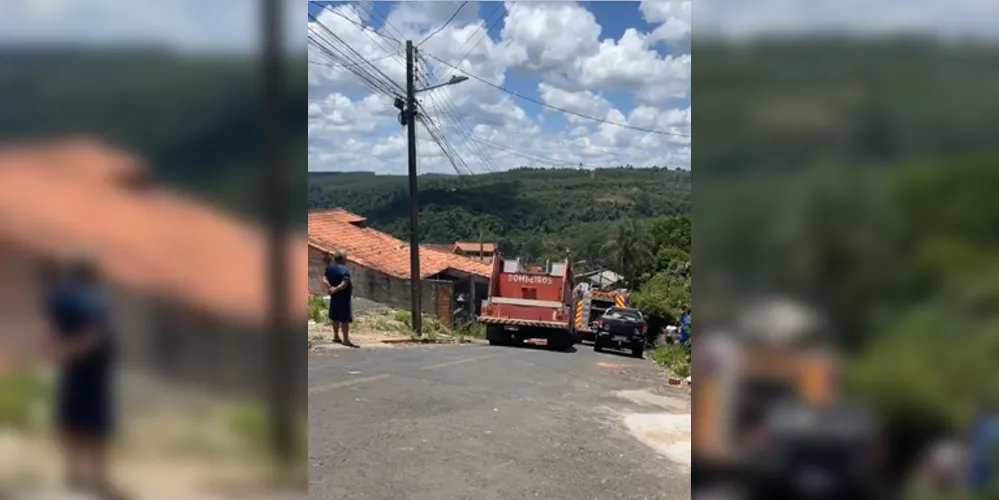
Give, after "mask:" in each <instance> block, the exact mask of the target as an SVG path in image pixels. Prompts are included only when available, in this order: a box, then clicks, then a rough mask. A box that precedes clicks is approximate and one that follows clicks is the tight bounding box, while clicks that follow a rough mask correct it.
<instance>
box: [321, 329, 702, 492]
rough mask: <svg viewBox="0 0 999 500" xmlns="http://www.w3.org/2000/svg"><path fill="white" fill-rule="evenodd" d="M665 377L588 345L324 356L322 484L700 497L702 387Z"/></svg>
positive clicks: (330, 487)
mask: <svg viewBox="0 0 999 500" xmlns="http://www.w3.org/2000/svg"><path fill="white" fill-rule="evenodd" d="M663 381H664V374H663V372H662V371H661V370H659V369H658V368H657V367H656V365H655V364H653V363H651V362H649V361H645V360H637V359H632V358H629V357H627V356H624V355H620V356H618V355H614V354H607V353H605V354H597V353H594V352H593V351H592V350H591V349H590V348H589V347H588V346H579V350H578V351H577V352H569V353H560V352H552V351H547V350H543V349H531V348H497V347H488V346H480V345H476V346H420V347H399V348H384V349H374V348H372V349H362V350H330V351H326V352H324V353H322V354H312V355H310V358H309V481H310V484H309V496H310V497H316V498H338V499H343V500H350V499H365V500H383V499H384V500H389V499H392V500H395V499H400V498H407V499H413V500H439V499H472V498H474V499H476V500H492V499H507V498H546V499H547V498H577V499H600V500H613V499H627V500H640V499H664V500H667V499H681V498H690V469H689V457H690V437H689V430H690V416H689V397H685V396H684V395H682V394H680V393H672V392H667V391H668V389H666V388H665V387H664V384H663ZM553 478H557V480H553Z"/></svg>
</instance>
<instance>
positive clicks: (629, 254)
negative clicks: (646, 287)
mask: <svg viewBox="0 0 999 500" xmlns="http://www.w3.org/2000/svg"><path fill="white" fill-rule="evenodd" d="M654 244H655V243H654V242H653V240H652V236H651V235H650V234H649V232H648V231H647V230H646V228H645V227H644V226H643V225H642V224H641V223H639V222H638V221H636V220H634V219H631V220H627V221H624V222H622V223H620V224H619V225H618V226H617V228H616V230H615V231H614V237H613V238H612V239H610V240H608V241H607V243H606V244H605V245H604V251H605V252H607V254H608V255H609V257H610V259H611V261H612V262H615V263H616V264H617V265H618V270H619V271H620V273H621V275H622V276H624V278H625V280H626V281H628V282H629V283H630V282H632V281H634V279H635V278H636V277H637V274H636V271H637V270H638V269H640V268H641V266H642V265H644V264H647V263H648V262H651V261H652V259H653V256H654V254H653V253H652V249H653V245H654Z"/></svg>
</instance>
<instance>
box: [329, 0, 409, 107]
mask: <svg viewBox="0 0 999 500" xmlns="http://www.w3.org/2000/svg"><path fill="white" fill-rule="evenodd" d="M309 18H310V19H312V20H313V21H314V26H310V27H309V41H310V42H315V45H316V47H317V48H319V49H320V50H324V52H327V54H328V55H331V57H333V58H334V59H337V58H336V57H335V55H334V54H332V52H333V51H334V50H336V51H337V52H338V53H339V55H340V56H341V60H340V61H338V62H341V63H343V64H353V65H354V67H348V70H350V71H351V72H352V73H354V74H355V75H357V76H359V77H360V78H362V79H363V80H365V81H367V82H368V83H369V84H372V83H373V82H378V83H379V84H380V86H379V87H378V88H380V89H381V90H383V91H384V90H385V88H386V87H387V88H388V89H390V90H389V93H390V94H394V92H393V91H392V90H391V89H392V87H394V88H395V90H397V91H398V92H405V89H403V87H402V85H400V84H399V83H398V82H396V81H394V80H392V78H390V77H389V76H388V75H386V74H385V73H384V72H383V71H382V70H381V69H379V68H378V66H376V65H375V64H374V63H373V62H372V61H370V60H368V59H366V58H365V57H364V56H362V55H361V54H360V53H359V52H357V51H356V50H355V49H354V48H353V47H351V46H350V45H349V44H347V43H346V42H344V41H343V39H341V38H340V37H339V36H337V34H336V33H334V32H333V31H332V30H330V29H329V28H328V27H327V26H326V25H325V24H323V23H322V22H321V21H319V19H317V18H316V17H315V16H314V15H312V14H311V13H310V14H309ZM316 26H318V27H319V28H321V29H322V31H323V32H325V35H328V37H330V38H333V39H334V40H336V41H337V42H339V43H340V45H342V48H337V47H336V45H335V44H334V43H333V42H330V41H329V38H328V37H326V36H323V34H322V33H318V30H317V29H313V28H315V27H316ZM320 39H321V40H323V41H325V42H327V43H328V44H329V46H328V47H327V46H323V45H322V44H321V43H319V42H318V41H319V40H320ZM343 49H346V50H343ZM347 51H349V53H348V52H347ZM351 54H352V55H351ZM365 66H366V67H365ZM368 68H370V69H368ZM371 70H374V73H372V72H371ZM379 77H381V78H379Z"/></svg>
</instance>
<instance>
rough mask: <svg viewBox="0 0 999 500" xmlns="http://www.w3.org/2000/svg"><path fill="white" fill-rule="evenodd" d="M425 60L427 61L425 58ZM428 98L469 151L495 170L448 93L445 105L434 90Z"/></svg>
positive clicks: (443, 99) (489, 169)
mask: <svg viewBox="0 0 999 500" xmlns="http://www.w3.org/2000/svg"><path fill="white" fill-rule="evenodd" d="M419 54H420V53H419V52H417V55H419ZM421 59H422V58H421ZM423 60H424V61H426V60H425V59H423ZM426 68H427V70H428V71H430V72H431V73H433V68H431V67H430V65H429V64H428V65H426ZM435 76H436V75H435ZM429 79H430V77H429V76H427V77H426V80H427V81H429ZM435 79H436V78H435ZM427 99H429V100H430V101H431V102H432V103H433V104H434V107H435V108H437V109H438V110H439V111H440V112H441V114H444V115H446V116H447V117H448V119H449V121H450V123H451V129H452V130H454V131H456V132H458V134H459V135H460V136H462V138H463V139H464V141H465V144H466V146H468V149H469V151H470V152H471V153H472V155H473V156H475V157H476V158H477V159H478V160H479V162H480V163H481V164H482V166H483V167H484V168H485V169H486V171H489V172H492V171H494V170H495V169H496V165H495V164H494V163H493V162H492V159H491V158H490V157H489V155H488V154H485V151H483V150H482V147H481V146H479V145H478V144H475V143H474V142H470V141H469V136H470V135H474V129H473V128H472V127H469V126H468V122H466V121H465V119H464V116H463V115H462V113H461V112H459V111H457V110H456V109H455V107H454V105H453V103H451V101H450V99H448V98H447V96H446V95H445V96H443V98H442V99H441V100H442V101H443V105H441V104H439V103H438V102H437V100H436V99H435V98H434V92H427ZM424 109H425V108H424ZM458 125H460V126H458Z"/></svg>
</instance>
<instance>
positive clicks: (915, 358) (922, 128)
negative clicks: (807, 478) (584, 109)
mask: <svg viewBox="0 0 999 500" xmlns="http://www.w3.org/2000/svg"><path fill="white" fill-rule="evenodd" d="M695 50H696V51H697V53H698V55H699V56H701V57H699V62H698V64H696V65H694V69H693V71H694V75H693V77H694V81H696V82H697V92H695V93H694V96H695V97H694V98H695V101H697V102H696V103H695V104H696V107H697V120H696V122H697V130H698V143H699V144H710V145H711V147H710V148H708V147H704V148H700V149H697V151H696V152H695V155H694V158H695V165H694V171H695V172H696V174H695V175H696V176H697V179H696V185H697V190H696V191H695V195H696V196H695V197H696V203H695V205H694V206H695V208H694V210H693V213H694V220H695V224H694V237H693V242H694V254H695V255H696V256H697V259H696V260H697V265H698V267H697V269H698V270H697V273H696V274H694V281H696V284H695V285H696V286H695V288H696V289H697V290H698V294H697V300H696V301H695V309H696V308H698V307H702V308H707V307H710V305H711V304H714V303H717V304H721V303H726V302H727V301H728V300H733V299H738V298H745V297H759V296H761V295H764V294H777V295H780V296H790V297H796V298H799V299H802V300H804V301H805V302H806V303H808V304H810V305H813V306H816V307H818V308H819V310H820V311H821V312H823V313H825V317H826V318H827V319H828V321H829V326H830V331H831V333H832V335H833V337H834V338H835V339H837V340H838V341H839V342H840V345H841V346H842V347H843V348H844V352H845V353H846V355H847V356H846V359H845V363H846V370H845V371H844V375H845V381H846V382H847V387H849V388H851V389H852V390H853V391H854V392H853V394H854V395H859V396H866V400H867V401H868V402H870V403H871V404H872V405H873V406H874V407H875V408H876V409H878V410H879V412H880V414H881V416H882V417H883V419H884V423H885V424H887V425H886V429H887V432H888V435H887V438H888V443H889V445H890V447H891V452H892V453H893V454H896V456H897V457H902V459H903V460H904V459H905V458H911V457H913V456H914V455H915V454H916V453H918V452H919V451H920V447H921V446H922V445H923V444H925V443H926V442H927V441H928V440H929V439H932V438H934V437H938V436H942V435H944V433H960V432H963V431H962V429H966V428H967V425H968V424H969V422H970V421H971V419H972V418H973V417H974V414H975V410H976V408H978V407H979V405H980V404H981V403H982V402H988V401H999V386H996V384H994V383H993V381H994V380H996V379H997V377H999V355H997V352H999V351H997V350H996V347H997V345H999V344H997V339H999V332H997V326H996V325H999V313H997V311H999V307H997V306H999V279H997V277H999V258H997V256H999V231H997V230H996V228H999V198H996V197H995V186H997V185H999V142H997V141H995V139H994V131H995V130H996V127H997V126H999V93H996V92H995V90H994V89H995V87H996V82H999V65H996V64H994V61H995V60H997V58H999V47H991V48H989V47H985V46H979V45H959V44H935V43H931V42H928V41H925V40H916V39H901V40H898V39H896V40H889V39H880V40H879V39H869V40H866V41H863V40H861V41H858V40H835V39H813V40H804V39H797V40H789V41H783V42H781V41H777V40H770V41H765V42H761V43H757V44H755V45H748V46H737V45H724V44H722V43H712V44H706V43H699V44H698V45H697V47H696V48H695ZM952 435H953V434H952ZM893 465H900V464H893Z"/></svg>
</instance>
